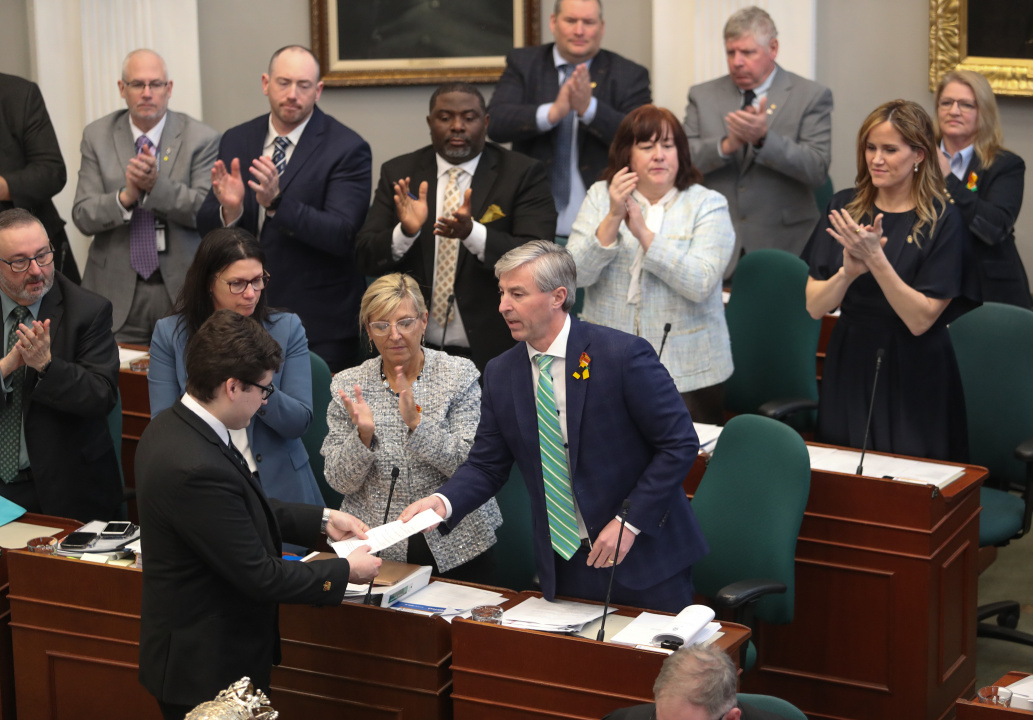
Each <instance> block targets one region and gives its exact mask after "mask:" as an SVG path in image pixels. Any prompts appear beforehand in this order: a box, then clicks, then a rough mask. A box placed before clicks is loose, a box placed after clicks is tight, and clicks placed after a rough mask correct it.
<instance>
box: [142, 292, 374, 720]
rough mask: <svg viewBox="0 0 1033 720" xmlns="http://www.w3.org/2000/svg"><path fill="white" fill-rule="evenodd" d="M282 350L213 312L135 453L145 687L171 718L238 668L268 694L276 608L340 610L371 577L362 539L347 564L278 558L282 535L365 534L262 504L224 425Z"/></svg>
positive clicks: (237, 320) (330, 519) (328, 518)
mask: <svg viewBox="0 0 1033 720" xmlns="http://www.w3.org/2000/svg"><path fill="white" fill-rule="evenodd" d="M281 360H282V352H281V350H280V346H279V344H278V343H277V342H276V341H275V340H273V338H272V337H271V336H270V335H269V333H268V332H267V331H266V330H265V329H264V328H263V327H262V326H261V325H260V324H258V323H257V322H256V321H255V320H252V319H251V318H248V317H244V316H243V315H240V314H238V313H236V312H234V311H232V310H220V311H219V312H216V313H215V314H213V315H212V316H211V317H210V318H209V319H208V320H207V321H206V322H205V323H204V325H202V326H201V328H200V329H199V330H198V331H197V332H196V333H195V334H194V336H193V337H192V338H191V339H190V341H189V342H188V343H187V354H186V369H187V373H188V375H189V379H188V380H187V392H186V394H185V395H184V396H183V398H182V399H180V400H179V401H177V402H176V404H175V405H173V406H172V407H171V408H169V409H168V410H166V411H164V412H163V413H161V414H160V415H158V416H157V417H156V418H155V419H154V420H152V421H151V424H150V425H149V426H148V427H147V429H146V430H145V431H144V433H143V436H142V437H141V438H140V444H139V447H138V448H137V452H136V482H137V502H138V504H139V508H140V528H141V532H142V534H143V538H142V539H143V546H144V547H145V548H147V549H146V561H145V563H144V575H143V607H142V610H141V619H140V682H141V683H142V684H143V686H144V687H145V688H147V690H148V691H149V692H150V693H151V694H152V695H154V696H155V697H156V698H157V700H158V704H159V706H160V707H161V709H162V713H163V714H164V717H165V718H166V720H168V719H169V718H180V719H181V718H182V717H183V716H184V715H185V714H186V713H187V712H189V711H190V709H191V708H193V707H194V706H195V705H197V704H198V703H201V702H203V701H205V700H210V699H212V698H214V697H215V695H216V693H218V692H219V690H221V689H223V688H225V687H226V686H228V685H229V684H230V683H232V682H234V681H236V680H239V679H240V678H241V677H243V676H245V675H247V676H248V677H250V678H251V681H252V682H253V683H254V684H255V686H256V687H259V688H261V689H263V690H265V691H266V692H268V691H269V679H270V673H271V671H272V666H273V665H274V664H277V663H279V661H280V637H279V630H278V625H277V622H278V621H277V617H278V609H277V603H281V602H290V603H306V604H313V605H332V604H338V603H340V602H341V601H342V599H343V598H344V592H345V590H346V589H347V586H348V582H349V580H351V581H353V582H366V581H368V580H370V579H371V578H373V577H375V576H376V574H377V572H378V570H379V567H380V560H379V559H378V558H375V557H371V556H370V555H369V554H368V550H369V547H368V546H363V547H361V548H359V549H358V550H356V551H354V552H353V553H352V554H351V555H349V556H348V558H347V559H335V560H325V561H316V562H311V563H300V562H287V561H285V560H283V559H282V557H281V550H282V546H283V543H284V542H290V543H295V544H298V545H305V546H308V547H312V546H313V545H315V544H316V543H317V542H318V540H319V534H320V532H322V533H325V534H326V535H327V536H329V538H330V539H331V540H341V539H344V538H346V537H351V536H357V537H359V538H365V537H366V535H365V531H366V530H368V529H369V528H368V527H367V526H366V524H365V523H363V522H362V521H360V520H358V519H357V518H355V517H353V516H351V515H348V514H347V513H342V512H339V511H337V510H330V509H329V508H322V509H321V508H319V507H315V506H312V505H302V504H295V503H281V502H279V501H277V500H270V499H268V498H266V496H265V493H264V492H262V487H261V485H259V483H258V481H257V480H256V479H255V477H254V476H253V475H252V474H251V472H250V470H249V469H248V466H247V463H246V462H244V460H243V457H242V456H241V455H240V454H239V452H238V451H237V450H236V448H234V447H233V445H232V443H231V442H230V439H229V433H228V430H230V429H237V428H245V427H247V425H248V423H249V422H251V417H252V416H253V415H254V414H255V412H257V411H258V409H259V408H261V407H262V406H263V405H264V404H265V401H266V399H268V397H269V395H271V394H272V393H273V392H275V390H276V388H275V387H274V386H273V385H272V377H273V371H274V370H276V369H277V368H278V367H279V365H280V362H281Z"/></svg>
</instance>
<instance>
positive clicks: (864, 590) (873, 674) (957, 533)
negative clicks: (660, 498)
mask: <svg viewBox="0 0 1033 720" xmlns="http://www.w3.org/2000/svg"><path fill="white" fill-rule="evenodd" d="M700 462H702V461H700ZM700 474H701V473H699V472H698V469H697V470H696V471H695V472H693V473H690V475H689V478H688V479H687V480H686V490H687V492H689V494H690V495H691V494H692V493H693V492H694V491H695V488H696V487H697V486H698V477H699V475H700ZM985 476H986V470H985V469H984V468H979V467H975V466H967V467H966V470H965V475H964V476H963V477H961V478H959V479H958V480H955V481H954V482H953V483H951V484H950V485H949V486H948V487H947V488H945V489H944V490H943V491H942V492H939V491H934V490H932V489H930V488H929V487H927V486H922V485H913V484H910V483H902V482H895V481H892V480H880V479H875V478H866V477H857V476H854V475H843V474H839V473H828V472H820V471H814V472H812V474H811V492H810V497H809V499H808V501H807V507H806V511H805V514H804V519H803V523H802V525H801V527H800V535H799V540H798V542H797V546H796V609H795V614H794V615H795V619H794V621H793V622H792V623H791V624H789V625H780V626H775V625H765V624H763V623H762V624H760V625H759V626H758V627H757V628H756V631H757V649H758V658H757V665H756V667H755V668H754V669H753V670H752V671H751V672H749V673H746V674H745V675H744V676H743V681H742V689H743V691H744V692H751V693H761V694H768V695H777V696H778V697H782V698H785V699H786V700H788V701H789V702H791V703H793V704H794V705H796V706H797V707H799V708H800V709H801V710H803V711H804V712H805V713H806V714H807V716H808V717H809V718H811V720H816V719H818V718H827V719H832V718H836V719H842V718H857V719H858V720H862V719H867V718H874V717H877V718H896V717H900V718H905V717H906V718H909V719H912V720H914V719H918V718H926V719H928V720H937V719H938V718H942V717H945V716H947V715H949V714H951V713H952V712H953V710H954V702H955V700H956V699H957V698H959V697H962V696H971V695H972V694H973V693H974V685H975V643H976V629H975V622H976V581H977V572H976V555H977V551H978V549H979V524H978V517H979V509H980V508H979V487H980V484H981V481H982V479H983V478H984V477H985Z"/></svg>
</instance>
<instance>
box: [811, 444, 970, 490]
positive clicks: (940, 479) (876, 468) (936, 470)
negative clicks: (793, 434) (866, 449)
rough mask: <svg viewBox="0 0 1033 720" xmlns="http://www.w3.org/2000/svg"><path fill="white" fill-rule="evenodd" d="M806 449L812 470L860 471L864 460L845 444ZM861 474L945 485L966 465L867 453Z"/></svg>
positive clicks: (850, 473) (956, 476) (962, 471)
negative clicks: (858, 467) (838, 446)
mask: <svg viewBox="0 0 1033 720" xmlns="http://www.w3.org/2000/svg"><path fill="white" fill-rule="evenodd" d="M807 453H808V454H809V455H810V456H811V469H812V470H825V471H827V472H838V473H846V474H848V475H853V474H854V473H856V472H857V464H858V463H859V462H860V460H861V453H860V452H858V451H855V450H847V449H844V448H830V447H817V446H815V445H808V446H807ZM862 474H863V475H864V476H865V477H874V478H892V479H893V480H899V481H901V482H910V483H916V484H918V485H934V486H936V487H938V488H944V487H946V486H947V485H950V484H951V483H952V482H954V481H955V480H957V479H958V478H959V477H961V476H962V475H964V474H965V468H963V467H960V466H958V465H946V464H944V463H938V462H929V461H927V460H913V459H910V458H901V457H892V456H890V455H876V454H874V453H866V454H865V456H864V467H863V468H862Z"/></svg>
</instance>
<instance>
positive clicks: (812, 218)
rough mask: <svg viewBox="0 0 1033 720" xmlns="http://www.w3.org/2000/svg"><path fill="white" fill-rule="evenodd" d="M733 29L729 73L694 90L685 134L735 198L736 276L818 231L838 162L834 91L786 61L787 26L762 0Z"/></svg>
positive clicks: (715, 185) (796, 247)
mask: <svg viewBox="0 0 1033 720" xmlns="http://www.w3.org/2000/svg"><path fill="white" fill-rule="evenodd" d="M724 37H725V55H726V58H727V60H728V75H725V76H724V77H720V78H717V79H716V80H710V81H709V82H705V83H701V84H699V85H694V86H693V87H692V88H690V89H689V104H688V107H687V108H686V110H685V133H686V135H688V136H689V148H690V150H691V151H692V164H693V165H695V166H696V167H697V168H699V170H700V172H702V173H703V183H704V184H705V185H706V186H707V187H709V188H711V189H713V190H717V191H718V192H719V193H721V194H722V195H724V196H725V197H726V198H727V199H728V211H729V213H730V214H731V216H732V225H733V226H734V227H735V252H734V254H733V255H732V261H731V262H730V263H729V264H728V268H727V269H726V270H725V277H727V278H730V277H731V276H732V274H733V273H734V272H735V267H736V265H737V264H738V261H739V258H740V257H741V255H742V254H744V253H748V252H752V251H754V250H760V249H762V248H775V249H778V250H785V251H787V252H790V253H792V254H793V255H799V254H800V253H801V252H802V251H803V249H804V246H805V245H806V244H807V241H808V240H809V239H810V236H811V231H812V230H813V229H814V225H815V223H817V221H818V216H819V211H818V206H817V204H816V203H815V201H814V190H815V189H816V188H819V187H821V185H822V184H823V183H824V182H825V179H826V177H828V171H829V163H830V162H831V160H832V91H830V90H829V89H828V88H827V87H824V86H823V85H819V84H818V83H816V82H813V81H812V80H807V79H806V78H802V77H800V76H799V75H796V74H794V73H791V72H789V71H788V70H785V69H784V68H782V67H780V66H779V65H777V64H776V62H775V58H776V57H777V56H778V31H777V30H776V28H775V23H774V21H773V20H772V19H771V16H770V15H768V14H767V13H766V12H765V11H763V10H761V9H760V8H756V7H747V8H743V9H741V10H739V11H737V12H736V13H734V14H733V15H732V16H731V17H730V18H729V19H728V22H727V23H726V24H725V29H724Z"/></svg>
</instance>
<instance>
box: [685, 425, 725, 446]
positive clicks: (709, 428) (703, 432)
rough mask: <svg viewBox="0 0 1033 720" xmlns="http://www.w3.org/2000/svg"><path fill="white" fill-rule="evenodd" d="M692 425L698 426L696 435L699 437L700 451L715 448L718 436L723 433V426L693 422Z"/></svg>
mask: <svg viewBox="0 0 1033 720" xmlns="http://www.w3.org/2000/svg"><path fill="white" fill-rule="evenodd" d="M692 426H693V427H694V428H696V435H697V436H698V437H699V449H700V452H710V451H711V450H713V449H714V446H715V445H717V438H718V437H719V436H720V435H721V430H723V428H721V427H719V426H717V425H708V424H706V423H692Z"/></svg>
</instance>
